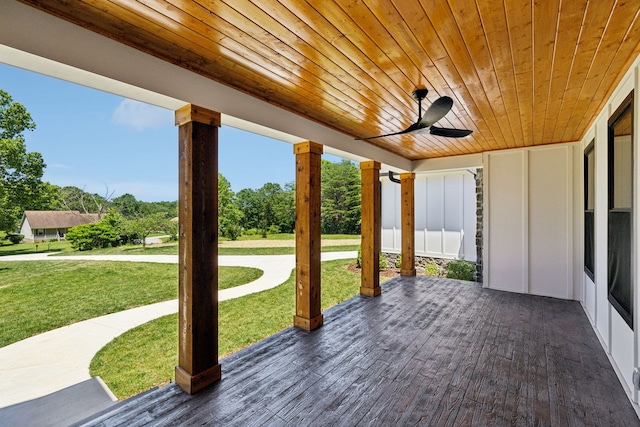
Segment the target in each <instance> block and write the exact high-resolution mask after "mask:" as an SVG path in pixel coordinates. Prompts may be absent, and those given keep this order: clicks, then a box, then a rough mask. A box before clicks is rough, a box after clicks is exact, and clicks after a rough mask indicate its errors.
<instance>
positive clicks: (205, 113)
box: [175, 105, 221, 394]
mask: <svg viewBox="0 0 640 427" xmlns="http://www.w3.org/2000/svg"><path fill="white" fill-rule="evenodd" d="M176 125H177V126H179V156H180V165H179V187H180V188H179V200H178V211H179V214H178V219H179V226H180V229H179V230H180V231H179V238H180V241H179V269H180V272H179V279H178V280H179V285H178V286H179V291H178V298H179V299H178V301H179V309H178V366H176V371H175V373H176V383H177V384H178V385H180V387H182V388H183V389H184V390H185V391H186V392H187V393H189V394H193V393H196V392H197V391H199V390H201V389H202V388H204V387H206V386H208V385H210V384H212V383H214V382H216V381H218V380H219V379H220V375H221V370H220V365H219V363H218V128H219V127H220V113H217V112H214V111H210V110H207V109H204V108H200V107H196V106H194V105H187V106H185V107H183V108H181V109H179V110H177V111H176Z"/></svg>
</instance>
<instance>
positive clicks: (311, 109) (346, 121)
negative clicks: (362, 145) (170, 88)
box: [21, 0, 640, 160]
mask: <svg viewBox="0 0 640 427" xmlns="http://www.w3.org/2000/svg"><path fill="white" fill-rule="evenodd" d="M21 1H22V2H23V3H27V4H30V5H32V6H34V7H37V8H39V9H41V10H44V11H46V12H48V13H51V14H53V15H56V16H58V17H61V18H63V19H67V20H69V21H71V22H74V23H76V24H78V25H81V26H83V27H85V28H88V29H91V30H93V31H96V32H98V33H100V34H103V35H105V36H107V37H110V38H113V39H115V40H117V41H119V42H122V43H124V44H126V45H129V46H132V47H134V48H137V49H139V50H141V51H144V52H147V53H149V54H152V55H154V56H156V57H159V58H161V59H163V60H166V61H168V62H171V63H173V64H176V65H179V66H182V67H184V68H186V69H189V70H192V71H194V72H196V73H199V74H201V75H203V76H205V77H208V78H211V79H213V80H215V81H218V82H221V83H224V84H226V85H228V86H231V87H233V88H236V89H238V90H241V91H243V92H245V93H248V94H250V95H252V96H255V97H257V98H259V99H262V100H264V101H267V102H270V103H272V104H274V105H277V106H280V107H283V108H285V109H287V110H289V111H292V112H294V113H296V114H299V115H301V116H303V117H306V118H308V119H311V120H314V121H316V122H318V123H321V124H323V125H325V126H328V127H330V128H332V129H336V130H338V131H341V132H343V133H345V134H347V135H350V136H353V137H369V136H375V135H379V134H384V133H391V132H396V131H399V130H402V129H404V128H406V127H408V126H409V125H410V124H411V123H413V122H415V121H416V119H417V116H418V114H417V103H416V102H415V101H414V100H413V99H412V97H411V92H412V91H413V90H414V89H416V88H418V87H424V88H428V89H429V93H428V96H427V98H426V100H425V101H424V106H425V107H428V106H429V105H430V104H431V103H432V102H434V101H435V100H436V99H438V98H439V97H440V96H444V95H447V96H450V97H452V98H453V100H454V107H453V108H452V110H451V111H450V112H449V113H448V114H447V115H446V116H445V117H444V118H443V119H441V120H440V121H439V122H438V123H437V125H439V126H442V127H454V128H467V129H472V130H473V131H474V133H473V134H472V135H471V136H469V137H467V138H462V139H450V138H443V137H436V136H432V135H428V134H419V135H398V136H392V137H386V138H380V139H374V140H371V141H369V142H368V143H370V144H374V145H376V146H378V147H382V148H384V149H386V150H388V151H390V152H393V153H395V154H398V155H401V156H403V157H405V158H407V159H412V160H413V159H425V158H434V157H444V156H452V155H462V154H470V153H478V152H483V151H488V150H496V149H504V148H515V147H525V146H531V145H539V144H549V143H560V142H569V141H577V140H579V139H580V138H582V136H583V135H584V133H585V132H586V130H587V128H588V126H589V125H590V124H591V123H592V122H593V120H594V118H595V116H596V114H597V113H598V112H599V110H600V109H601V108H602V106H603V105H604V102H605V100H606V98H608V96H609V95H610V94H611V92H612V90H613V89H614V87H615V85H616V84H617V83H618V82H619V80H620V79H621V77H622V75H623V74H624V72H625V71H626V70H627V69H628V67H629V66H630V65H631V63H632V61H633V60H634V59H635V58H636V56H637V55H638V54H639V53H640V43H639V42H640V5H639V4H638V2H636V1H624V0H597V1H596V0H571V1H567V0H539V1H535V2H534V1H532V0H501V1H495V0H475V1H473V0H446V1H437V2H433V1H428V0H359V1H356V0H350V1H349V0H314V1H304V0H110V1H107V0H79V1H76V2H73V4H71V3H69V2H67V1H63V0H21Z"/></svg>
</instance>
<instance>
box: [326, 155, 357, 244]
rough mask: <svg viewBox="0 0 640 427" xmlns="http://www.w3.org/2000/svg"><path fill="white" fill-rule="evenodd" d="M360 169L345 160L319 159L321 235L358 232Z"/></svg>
mask: <svg viewBox="0 0 640 427" xmlns="http://www.w3.org/2000/svg"><path fill="white" fill-rule="evenodd" d="M360 186H361V184H360V170H359V169H358V167H357V166H356V165H355V164H353V163H352V162H350V161H349V160H343V161H341V162H339V163H332V162H330V161H328V160H322V208H321V212H322V232H323V233H327V234H338V233H341V234H358V233H360V206H361V200H360V192H361V188H360Z"/></svg>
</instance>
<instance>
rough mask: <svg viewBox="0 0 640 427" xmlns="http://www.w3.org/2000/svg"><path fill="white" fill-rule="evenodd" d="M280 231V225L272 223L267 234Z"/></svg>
mask: <svg viewBox="0 0 640 427" xmlns="http://www.w3.org/2000/svg"><path fill="white" fill-rule="evenodd" d="M279 233H280V227H278V226H277V225H270V226H269V228H268V229H267V234H279Z"/></svg>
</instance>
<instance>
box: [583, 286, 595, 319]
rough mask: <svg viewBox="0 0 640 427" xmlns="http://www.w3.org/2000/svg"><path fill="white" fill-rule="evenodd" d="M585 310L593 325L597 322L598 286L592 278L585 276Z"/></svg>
mask: <svg viewBox="0 0 640 427" xmlns="http://www.w3.org/2000/svg"><path fill="white" fill-rule="evenodd" d="M584 308H585V310H586V312H587V314H588V315H589V319H590V320H591V323H592V324H595V321H596V285H595V283H593V280H591V277H589V276H587V275H586V274H585V275H584Z"/></svg>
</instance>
